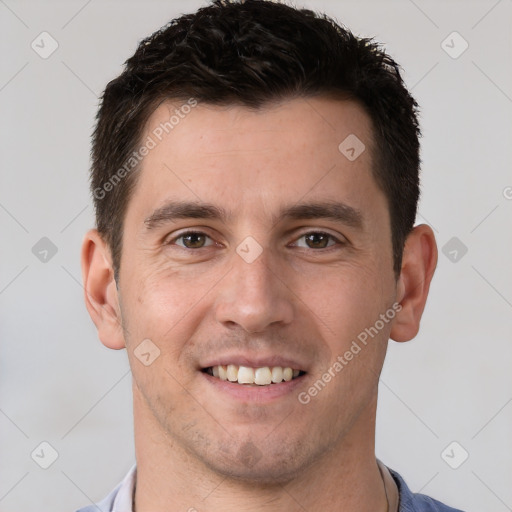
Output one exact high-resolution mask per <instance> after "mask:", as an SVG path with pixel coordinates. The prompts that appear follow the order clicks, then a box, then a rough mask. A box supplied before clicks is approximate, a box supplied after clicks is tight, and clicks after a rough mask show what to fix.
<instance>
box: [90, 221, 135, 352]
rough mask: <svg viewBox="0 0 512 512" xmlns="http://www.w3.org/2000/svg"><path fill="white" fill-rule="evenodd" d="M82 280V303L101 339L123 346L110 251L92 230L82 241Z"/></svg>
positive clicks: (109, 346)
mask: <svg viewBox="0 0 512 512" xmlns="http://www.w3.org/2000/svg"><path fill="white" fill-rule="evenodd" d="M82 279H83V284H84V291H85V305H86V307H87V310H88V311H89V315H90V316H91V319H92V321H93V322H94V324H95V325H96V328H97V330H98V336H99V338H100V340H101V342H102V343H103V344H104V345H105V346H106V347H108V348H112V349H116V350H117V349H121V348H124V347H125V341H124V336H123V329H122V325H121V315H120V309H119V300H118V295H117V293H118V292H117V288H116V282H115V280H114V271H113V268H112V262H111V258H110V250H109V248H108V246H107V244H106V243H105V241H104V240H103V239H102V237H101V236H100V234H99V233H98V231H97V230H96V229H92V230H90V231H88V232H87V233H86V235H85V237H84V240H83V243H82Z"/></svg>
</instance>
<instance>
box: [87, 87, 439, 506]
mask: <svg viewBox="0 0 512 512" xmlns="http://www.w3.org/2000/svg"><path fill="white" fill-rule="evenodd" d="M177 106H178V107H179V105H176V104H171V103H166V104H163V105H161V106H160V107H159V108H158V109H157V110H156V111H155V112H154V113H153V115H152V116H151V118H150V120H149V123H148V125H147V127H146V135H145V137H146V136H147V135H149V134H151V133H152V131H153V130H154V129H155V127H157V126H158V125H159V123H161V122H165V121H166V120H168V119H169V116H170V115H171V114H172V113H173V111H174V108H176V107H177ZM349 134H356V135H357V137H358V138H359V139H360V140H361V141H363V143H364V144H365V146H366V150H365V151H363V153H362V154H361V155H360V156H359V157H358V158H357V159H356V160H354V161H349V160H348V159H347V158H346V157H345V156H344V155H343V154H342V153H341V152H340V151H339V149H338V145H339V144H340V142H342V141H343V140H344V139H345V138H346V137H347V136H348V135H349ZM145 137H144V138H145ZM371 147H372V131H371V122H370V119H369V117H368V116H367V115H366V113H365V112H364V110H363V109H362V108H361V107H360V106H359V105H358V104H356V103H354V102H352V101H340V100H337V101H336V100H333V99H328V98H324V97H316V98H308V99H290V100H287V101H284V102H281V103H279V104H273V105H270V106H266V107H264V108H262V109H260V110H258V111H252V110H249V109H247V108H245V107H241V106H235V105H232V106H229V107H218V106H212V105H203V104H199V105H198V106H197V107H195V108H194V109H192V111H191V112H190V113H189V114H188V115H187V116H186V118H184V119H183V120H180V123H179V124H178V125H177V126H175V128H174V129H173V130H172V132H170V133H169V135H167V136H166V137H164V138H163V139H162V141H161V142H159V144H158V145H157V146H156V147H155V148H154V149H152V150H151V151H150V152H149V154H148V155H147V156H146V157H145V158H144V161H143V163H142V168H141V171H140V172H141V174H140V176H139V180H138V183H137V186H136V187H135V190H134V193H133V196H132V198H131V199H130V202H129V205H128V209H127V212H126V217H125V225H124V232H123V250H122V256H121V265H120V274H119V282H118V288H116V283H115V282H114V280H113V268H112V260H111V255H110V251H109V248H108V247H107V246H106V245H105V243H104V242H103V240H102V238H101V237H100V236H99V234H98V233H97V231H96V230H91V231H89V232H88V233H87V234H86V236H85V239H84V243H83V250H82V265H83V278H84V283H85V290H86V294H85V300H86V305H87V308H88V310H89V313H90V315H91V317H92V319H93V321H94V323H95V325H96V327H97V329H98V334H99V338H100V339H101V341H102V342H103V343H104V344H105V345H106V346H107V347H110V348H112V349H122V348H125V347H126V349H127V353H128V357H129V360H130V365H131V369H132V375H133V395H134V421H135V447H136V457H137V467H138V474H137V491H136V499H135V507H136V510H137V512H146V511H151V510H162V511H178V510H179V511H183V510H189V509H191V508H192V507H193V508H195V509H197V510H208V511H211V512H216V511H221V510H223V511H225V510H239V511H256V510H258V511H262V510H265V511H282V510H288V511H299V510H300V511H303V510H307V511H320V510H326V507H330V509H336V510H358V511H368V512H369V511H372V512H375V511H380V510H382V511H385V510H386V498H385V493H384V488H383V484H382V480H381V477H380V474H379V471H378V467H377V465H376V459H375V450H374V440H375V415H376V404H377V389H378V378H379V375H380V371H381V369H382V365H383V362H384V358H385V353H386V348H387V342H388V339H389V338H390V337H391V338H392V339H394V340H396V341H407V340H410V339H411V338H413V337H414V336H415V335H416V333H417V332H418V328H419V323H420V319H421V315H422V313H423V309H424V306H425V302H426V299H427V295H428V289H429V285H430V280H431V277H432V275H433V272H434V269H435V266H436V263H437V249H436V243H435V238H434V234H433V232H432V230H431V229H430V228H429V227H428V226H426V225H419V226H416V227H415V228H414V230H413V231H412V232H411V234H410V235H409V237H408V239H407V242H406V247H405V250H404V258H403V265H402V270H401V274H400V277H399V278H398V279H396V277H395V275H394V272H393V259H392V246H391V227H390V220H389V213H388V207H387V202H386V198H385V196H384V194H383V193H382V191H381V190H380V189H379V188H378V186H377V185H376V182H375V180H374V178H373V176H372V174H371V166H372V154H371V153H372V151H371ZM169 200H188V201H194V202H200V203H211V204H214V205H217V206H219V207H224V208H225V209H229V210H231V213H232V217H231V218H230V219H228V220H226V222H223V221H221V220H218V219H208V218H206V219H196V218H188V219H178V220H175V221H173V222H162V223H160V224H159V225H158V226H156V227H155V228H154V229H148V228H147V226H146V225H145V222H144V221H145V219H147V218H148V217H149V216H150V215H151V214H152V213H153V212H154V210H155V209H156V208H158V207H160V206H161V205H163V204H164V203H165V202H166V201H169ZM325 200H331V201H338V202H340V201H341V202H343V203H345V204H346V205H349V206H351V207H352V208H354V209H356V210H358V211H359V212H360V215H361V225H360V226H359V227H357V226H353V225H349V224H347V223H345V222H340V221H335V220H331V219H325V218H321V219H294V220H290V219H283V220H281V221H278V222H276V220H275V219H274V217H273V216H275V215H277V214H278V212H279V210H280V209H281V208H283V207H286V206H290V205H295V204H297V203H299V202H300V203H302V202H313V201H316V202H318V201H325ZM187 229H194V230H197V231H201V232H202V233H204V234H205V235H206V236H205V237H199V239H197V238H192V239H190V238H188V239H184V238H177V237H178V236H179V235H182V234H184V233H186V230H187ZM311 232H313V233H327V234H329V235H332V236H333V237H334V239H333V238H324V237H322V236H320V239H319V238H318V237H313V241H312V240H311V238H310V237H309V238H308V237H305V236H304V235H305V234H306V233H311ZM248 236H251V237H253V238H254V239H255V240H256V241H257V242H258V244H259V245H260V246H261V248H262V253H261V254H260V255H259V257H258V258H256V259H255V260H254V261H253V262H252V263H248V262H246V261H245V260H244V259H243V258H242V257H240V255H239V254H238V253H237V251H236V249H237V247H238V246H239V244H240V243H241V242H242V241H243V240H244V239H245V238H246V237H248ZM319 240H320V242H319ZM322 240H323V241H324V242H325V241H328V242H327V243H326V246H324V245H322ZM187 244H188V248H187ZM201 245H203V246H202V247H201ZM396 303H400V305H401V310H400V312H398V313H397V314H396V316H394V318H393V319H392V320H391V321H389V322H388V323H386V324H385V326H384V328H382V329H381V330H380V331H379V333H378V335H376V336H375V337H374V338H372V339H371V340H370V341H369V343H368V344H367V345H366V346H364V347H363V348H362V350H361V351H360V352H359V353H358V354H357V355H356V356H354V358H353V359H352V360H351V361H350V362H348V364H347V365H346V366H344V368H343V370H342V371H340V372H338V373H336V376H335V377H334V378H332V380H331V381H330V382H329V383H328V384H327V385H326V386H325V387H324V388H323V389H322V390H321V391H320V392H319V393H318V394H317V395H316V396H315V397H313V398H311V400H310V402H309V403H308V404H302V403H300V402H299V400H298V399H297V396H298V394H299V392H301V391H307V390H308V389H309V388H310V387H311V385H312V384H313V383H314V382H315V381H316V380H317V379H319V378H320V377H321V376H322V374H324V373H325V372H326V371H327V370H328V369H329V368H332V365H333V362H334V361H336V358H337V357H338V356H340V355H341V356H342V355H343V354H344V353H345V352H346V351H347V350H348V349H349V348H350V346H351V343H352V342H353V340H355V339H356V337H357V335H358V334H359V333H361V332H362V331H364V330H365V328H369V327H370V326H373V325H375V322H376V320H378V319H379V315H381V314H383V313H385V312H386V311H387V310H389V309H390V308H392V305H393V304H396ZM144 339H150V340H152V343H154V344H155V345H156V346H157V347H158V348H159V350H160V355H159V357H158V358H156V359H155V360H154V362H152V364H150V365H149V366H145V365H144V364H141V362H140V361H139V360H138V359H137V358H136V357H135V353H134V350H135V349H136V348H137V346H138V345H139V344H140V343H141V341H142V340H144ZM235 350H236V351H239V352H245V353H250V354H266V355H267V354H285V355H287V356H290V357H294V358H296V360H298V361H300V362H301V364H303V365H304V366H305V367H306V368H303V369H305V370H307V374H306V375H305V376H304V377H303V378H302V380H301V383H300V385H299V387H297V388H296V389H295V390H294V391H293V392H290V393H289V394H286V395H284V396H281V397H278V398H277V399H275V400H273V401H267V402H261V403H259V402H258V401H257V400H240V399H235V398H233V397H232V396H231V395H227V394H225V393H223V392H221V391H219V390H218V389H217V387H216V386H213V385H211V383H210V382H209V381H208V380H207V379H206V378H205V376H204V375H203V374H202V373H201V372H200V368H201V365H202V364H205V362H207V361H208V360H210V361H211V360H212V358H214V357H217V356H219V355H221V354H225V353H228V352H229V353H231V352H233V351H235ZM232 385H233V386H239V385H238V384H232Z"/></svg>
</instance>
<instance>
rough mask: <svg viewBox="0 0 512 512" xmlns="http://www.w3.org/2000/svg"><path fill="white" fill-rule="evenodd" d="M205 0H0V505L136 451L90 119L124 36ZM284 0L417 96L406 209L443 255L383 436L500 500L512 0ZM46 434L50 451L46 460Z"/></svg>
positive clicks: (387, 391)
mask: <svg viewBox="0 0 512 512" xmlns="http://www.w3.org/2000/svg"><path fill="white" fill-rule="evenodd" d="M204 4H205V2H198V1H188V2H185V1H165V2H158V1H151V2H127V1H124V2H120V1H117V2H115V1H100V0H92V1H88V2H87V1H66V2H64V1H62V2H56V1H55V2H51V1H46V2H26V1H15V0H0V20H1V21H0V34H1V36H0V37H1V40H2V45H1V52H2V66H1V69H0V108H1V121H2V122H1V133H0V141H1V144H2V150H1V165H2V171H1V186H0V223H1V229H2V244H1V247H2V253H1V256H2V257H1V268H0V307H1V319H0V342H1V358H0V382H1V388H0V433H1V437H0V461H1V468H0V511H1V512H5V511H10V512H13V511H14V512H18V511H23V512H29V511H30V512H31V511H34V512H35V511H40V510H62V511H72V510H74V509H75V508H78V507H79V506H81V505H86V504H88V503H90V501H91V500H93V501H96V500H98V499H100V498H102V497H103V496H104V495H105V494H106V493H108V492H109V491H110V489H111V488H113V487H114V485H116V484H117V482H118V481H119V480H120V479H121V478H122V477H123V476H124V474H125V473H126V471H127V470H128V469H129V467H130V466H131V465H132V463H133V462H134V450H133V440H132V436H133V428H132V409H131V388H130V372H129V367H128V363H127V358H126V354H125V353H124V352H115V351H110V350H108V349H106V348H104V347H103V346H102V345H101V343H100V342H99V341H98V340H97V336H96V331H95V328H94V326H93V324H92V322H91V320H90V319H89V316H88V314H87V312H86V309H85V306H84V304H83V290H82V286H81V271H80V265H79V252H80V244H81V241H82V237H83V234H84V232H85V231H86V230H87V229H88V228H89V227H92V225H93V215H92V213H93V212H92V206H91V201H90V196H89V192H88V174H87V173H88V166H89V150H90V134H91V131H92V127H93V122H94V115H95V112H96V108H97V104H98V96H99V94H100V93H101V91H102V90H103V88H104V87H105V85H106V83H107V82H108V81H109V80H110V79H112V78H114V77H115V76H116V75H117V74H118V73H119V72H120V71H121V66H122V63H123V62H124V60H125V59H126V58H128V57H129V56H130V55H131V54H132V53H133V51H134V50H135V48H136V45H137V43H138V41H139V40H140V39H141V38H143V37H145V36H146V35H148V34H150V33H151V32H153V31H154V30H156V29H157V28H159V27H160V26H162V25H163V24H164V23H166V22H167V21H169V20H170V19H171V18H172V17H174V16H176V15H177V14H180V13H183V12H190V11H193V10H195V8H196V7H198V6H200V5H204ZM296 5H300V6H307V7H310V8H313V9H315V10H324V11H325V12H327V13H328V14H330V15H332V16H334V17H336V18H337V19H338V20H339V21H341V22H342V23H344V24H346V25H347V26H348V27H350V28H351V29H352V30H353V31H354V32H355V33H356V34H359V35H364V36H375V37H376V39H377V40H379V41H381V42H383V43H384V44H385V45H386V47H387V49H388V51H389V52H390V53H391V54H392V55H393V56H394V57H395V58H396V59H397V60H398V62H399V63H401V65H402V66H403V68H404V70H405V71H404V77H405V79H406V82H407V84H408V86H409V87H410V88H411V89H412V91H413V94H414V95H415V97H416V98H417V100H418V102H419V103H420V105H421V107H422V127H423V132H424V138H423V140H422V145H423V146H422V147H423V153H422V154H423V162H424V163H423V197H422V201H421V204H420V215H419V217H418V221H419V222H427V223H428V224H430V225H431V226H432V227H433V228H434V230H435V233H436V237H437V241H438V244H439V249H440V257H439V265H438V269H437V273H436V276H435V278H434V281H433V284H432V288H431V294H430V298H429V301H428V303H427V308H426V311H425V314H424V319H423V322H422V330H421V334H420V335H419V336H418V337H417V338H416V340H415V341H412V342H409V343H405V344H396V343H394V342H390V346H389V353H388V358H387V361H386V364H385V367H384V371H383V374H382V379H381V387H380V406H379V411H378V422H377V455H378V457H379V458H380V459H381V460H383V461H384V462H385V463H387V464H388V465H389V466H390V467H392V468H394V469H396V470H398V471H399V472H401V473H402V474H403V476H405V478H406V481H407V482H408V484H409V486H410V487H411V488H412V490H414V491H420V490H421V491H422V492H424V493H426V494H430V495H432V496H434V497H437V498H438V499H441V500H445V501H446V502H448V503H449V504H451V505H453V506H457V507H460V508H463V509H466V510H468V511H481V510H485V511H487V512H501V511H506V510H512V485H511V484H512V481H511V480H512V436H511V435H510V432H511V430H512V403H511V402H512V386H511V377H510V367H511V362H512V344H511V343H510V341H511V340H510V327H511V320H512V314H511V313H512V310H511V308H512V291H511V290H512V286H511V285H512V272H511V265H510V262H511V261H512V254H511V253H512V243H511V242H512V240H511V239H512V230H511V229H510V222H508V221H509V220H510V214H511V209H512V200H511V198H512V188H511V187H512V175H511V173H510V169H511V168H512V167H511V163H512V162H511V160H512V151H511V148H510V146H511V142H512V139H511V131H512V130H511V125H512V115H511V114H512V80H511V78H512V72H511V71H512V51H511V47H512V45H511V35H512V30H511V28H512V27H511V23H512V2H511V1H510V0H501V1H496V0H489V1H488V0H480V1H450V2H446V1H444V2H441V1H430V0H429V1H427V0H415V1H412V0H396V1H379V2H377V1H375V2H372V1H359V2H349V1H343V2H341V1H338V2H335V1H327V0H325V1H320V0H319V1H315V0H309V1H302V2H296ZM43 31H47V32H48V33H49V34H51V36H52V38H54V39H55V40H56V41H57V42H58V45H59V46H58V49H57V50H56V51H55V52H54V53H53V54H52V55H50V56H49V57H48V58H46V59H43V58H42V57H41V56H40V55H39V54H38V53H36V51H34V50H33V49H32V47H31V43H32V41H34V40H35V42H36V43H38V41H39V43H38V44H39V45H40V46H42V45H43V44H44V46H45V49H46V50H48V48H50V41H49V39H45V41H46V42H45V43H41V37H42V36H39V34H40V33H41V32H43ZM454 31H456V32H458V33H459V34H460V36H461V37H462V38H463V39H461V37H459V36H457V35H455V36H454V35H452V36H450V34H452V32H454ZM448 36H450V37H448ZM44 37H47V36H44ZM447 37H448V38H447ZM443 41H445V42H444V43H443ZM464 41H467V43H468V44H469V47H468V48H467V50H466V51H465V52H464V53H462V54H460V55H458V54H459V53H460V51H461V50H462V49H463V48H464V45H465V43H464ZM447 52H448V53H447ZM449 53H451V55H449ZM454 56H457V58H454ZM507 187H508V188H507ZM43 237H47V238H48V239H50V240H51V242H52V243H53V244H54V245H55V247H56V249H57V252H56V254H54V255H52V253H51V251H50V252H48V253H47V254H45V253H44V252H41V251H43V250H44V248H45V247H46V246H45V244H48V242H47V241H46V242H45V241H43V242H39V244H40V245H36V244H37V243H38V241H39V240H40V239H41V238H43ZM453 237H456V238H457V240H455V241H453V240H452V242H449V241H450V240H451V239H452V238H453ZM41 244H42V245H41ZM446 244H448V246H446ZM452 244H458V245H459V247H457V246H456V245H452ZM461 244H464V246H465V247H467V253H466V254H464V255H463V256H462V257H461V255H462V251H461V247H462V246H461ZM34 246H36V248H35V249H34V251H33V247H34ZM443 247H445V252H446V254H447V255H445V254H443V252H442V248H443ZM453 250H456V251H457V254H456V258H455V253H454V252H453ZM450 251H451V254H450ZM34 253H35V254H34ZM45 257H46V261H44V259H45ZM41 259H43V261H41ZM453 259H456V261H452V260H453ZM43 441H46V442H48V443H50V445H51V446H52V447H53V448H54V449H55V450H56V452H57V453H58V458H57V459H56V460H55V462H54V463H53V464H52V465H51V466H50V467H49V468H48V469H43V468H41V467H40V464H45V463H48V462H51V451H50V450H49V449H48V447H46V448H45V446H43V447H40V443H41V442H43ZM453 441H456V442H457V443H458V444H457V445H455V447H454V446H453V445H452V447H450V448H449V449H448V450H447V451H444V450H445V448H446V447H447V446H448V445H450V443H452V442H453ZM452 449H453V451H452ZM34 450H35V452H34ZM41 450H42V451H41ZM463 450H465V451H467V452H468V453H469V458H468V459H467V460H466V461H465V462H464V463H462V464H461V465H460V466H459V467H458V468H457V469H453V468H452V467H450V466H449V465H448V464H447V462H446V461H449V462H450V463H451V464H452V465H455V466H456V465H458V464H460V462H461V461H462V460H463V456H464V453H465V452H464V451H463ZM33 452H34V453H35V455H34V457H33V458H32V457H31V453H33ZM443 453H444V454H445V455H444V457H443V455H442V454H443ZM37 454H39V456H37Z"/></svg>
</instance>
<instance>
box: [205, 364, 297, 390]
mask: <svg viewBox="0 0 512 512" xmlns="http://www.w3.org/2000/svg"><path fill="white" fill-rule="evenodd" d="M201 371H202V372H203V373H207V374H208V375H210V376H211V377H214V378H216V379H219V380H223V381H229V382H232V383H233V384H241V385H243V386H273V385H275V384H280V383H281V382H289V381H291V380H296V379H299V378H300V377H302V376H303V375H305V374H306V372H305V371H303V370H300V369H295V368H291V367H288V366H286V367H283V366H262V367H259V368H252V367H250V366H239V365H237V364H227V365H216V366H208V367H207V368H203V369H202V370H201Z"/></svg>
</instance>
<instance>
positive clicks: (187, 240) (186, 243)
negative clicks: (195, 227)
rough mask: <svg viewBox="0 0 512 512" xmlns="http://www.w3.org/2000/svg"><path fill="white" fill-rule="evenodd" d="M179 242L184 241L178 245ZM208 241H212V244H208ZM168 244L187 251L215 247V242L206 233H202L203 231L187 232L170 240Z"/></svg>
mask: <svg viewBox="0 0 512 512" xmlns="http://www.w3.org/2000/svg"><path fill="white" fill-rule="evenodd" d="M178 240H182V243H177V242H178ZM207 240H210V241H211V242H212V243H210V244H207V243H206V241H207ZM167 243H168V244H169V245H177V246H179V247H183V248H185V249H202V248H203V247H208V246H210V245H213V240H212V239H211V238H210V237H209V236H208V235H207V234H206V233H202V232H201V231H187V232H185V233H181V235H178V236H177V237H174V238H172V239H170V240H169V241H168V242H167Z"/></svg>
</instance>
